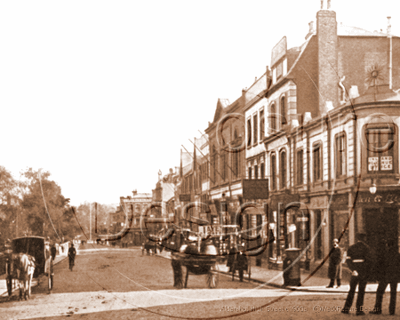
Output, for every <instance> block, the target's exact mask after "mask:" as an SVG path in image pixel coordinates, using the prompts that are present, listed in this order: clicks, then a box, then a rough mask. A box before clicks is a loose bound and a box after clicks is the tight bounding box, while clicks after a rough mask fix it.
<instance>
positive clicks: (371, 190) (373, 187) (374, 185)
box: [369, 180, 376, 194]
mask: <svg viewBox="0 0 400 320" xmlns="http://www.w3.org/2000/svg"><path fill="white" fill-rule="evenodd" d="M369 192H371V194H375V193H376V184H375V181H374V180H372V185H371V186H370V187H369Z"/></svg>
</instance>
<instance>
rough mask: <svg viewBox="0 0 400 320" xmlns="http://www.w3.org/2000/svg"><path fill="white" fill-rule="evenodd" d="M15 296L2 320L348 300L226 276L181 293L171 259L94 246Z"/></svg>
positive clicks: (156, 314) (193, 312)
mask: <svg viewBox="0 0 400 320" xmlns="http://www.w3.org/2000/svg"><path fill="white" fill-rule="evenodd" d="M16 295H17V293H14V297H13V298H14V299H12V300H11V301H7V298H6V297H5V296H3V297H1V298H0V308H1V314H0V318H1V319H28V318H38V319H41V318H43V319H44V317H51V318H57V319H58V318H60V319H62V318H66V317H68V318H72V319H73V318H75V317H79V318H80V319H111V318H115V319H138V318H144V319H173V318H183V319H186V318H203V319H207V318H208V319H209V318H220V317H233V318H237V319H250V318H251V319H265V317H266V316H271V317H272V318H273V319H291V318H298V317H299V316H300V317H301V318H307V319H320V318H323V319H325V318H326V319H342V318H343V315H342V314H340V308H341V307H342V306H343V304H344V299H345V297H346V294H345V293H343V292H332V293H329V292H307V291H291V290H286V289H283V288H276V287H268V286H262V285H261V286H260V284H259V283H257V282H252V281H251V282H249V281H248V280H247V279H245V281H244V282H239V281H237V280H236V281H234V282H232V281H231V277H230V275H225V274H223V273H221V274H220V276H219V283H218V287H217V288H216V289H208V288H207V286H206V280H205V276H194V275H191V276H189V282H188V288H187V289H180V290H178V289H175V288H173V274H172V267H171V264H170V260H168V259H165V258H162V257H160V256H156V255H153V256H147V255H142V252H141V250H140V249H119V248H110V247H106V248H104V247H103V248H101V247H98V246H96V247H95V248H93V247H92V246H91V245H87V246H86V247H84V248H81V250H79V255H78V256H77V259H76V264H75V268H74V270H73V271H72V272H71V271H70V270H69V269H68V261H67V259H64V260H63V261H61V262H60V263H58V264H57V265H56V266H55V286H54V289H53V291H52V293H51V294H47V287H46V282H45V278H44V277H43V278H41V279H40V283H39V285H37V286H35V287H33V288H32V297H31V299H30V300H28V301H16V299H15V297H16ZM386 300H387V299H386ZM386 300H384V308H385V309H384V312H383V313H384V314H386V315H387V314H388V312H387V310H386V309H387V305H386V304H385V302H386V303H387V301H386ZM374 301H375V294H367V295H366V298H365V306H366V307H372V306H373V304H374ZM398 309H399V308H398ZM353 313H354V312H353ZM349 317H351V315H350V316H349ZM367 317H370V316H369V315H368V316H367ZM382 317H383V318H384V316H382Z"/></svg>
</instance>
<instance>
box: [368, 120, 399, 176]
mask: <svg viewBox="0 0 400 320" xmlns="http://www.w3.org/2000/svg"><path fill="white" fill-rule="evenodd" d="M365 136H366V139H367V157H368V158H367V167H368V173H393V172H394V164H393V160H394V151H393V150H394V136H395V128H394V126H393V125H385V126H377V125H376V124H374V125H367V126H366V128H365Z"/></svg>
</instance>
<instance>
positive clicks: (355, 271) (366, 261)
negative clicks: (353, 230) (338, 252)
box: [341, 233, 373, 316]
mask: <svg viewBox="0 0 400 320" xmlns="http://www.w3.org/2000/svg"><path fill="white" fill-rule="evenodd" d="M366 238H367V235H366V234H365V233H358V234H357V240H358V241H357V243H355V244H353V245H352V246H350V247H349V250H348V251H347V265H348V267H349V268H350V270H351V271H352V274H351V279H350V290H349V293H348V294H347V299H346V303H345V305H344V307H343V309H342V311H341V312H342V313H345V314H348V313H349V311H350V307H351V305H352V303H353V299H354V293H355V291H356V287H357V285H358V295H357V302H356V315H358V316H359V315H364V314H365V312H364V311H363V305H364V294H365V287H366V285H367V281H368V276H369V272H370V269H371V267H372V265H373V264H372V262H373V261H372V257H371V249H370V247H369V246H368V245H367V244H366Z"/></svg>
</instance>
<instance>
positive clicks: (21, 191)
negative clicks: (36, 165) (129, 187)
mask: <svg viewBox="0 0 400 320" xmlns="http://www.w3.org/2000/svg"><path fill="white" fill-rule="evenodd" d="M69 202H70V199H69V198H66V197H65V196H64V195H63V194H62V191H61V187H60V186H59V185H58V184H57V183H56V182H55V181H53V180H51V178H50V173H49V172H48V171H43V170H37V171H35V170H33V169H32V168H29V169H27V170H25V171H23V172H21V176H20V179H15V178H14V177H13V176H12V174H11V173H10V172H9V171H8V170H7V169H6V168H4V167H2V166H0V246H1V245H2V244H3V243H4V242H5V241H6V240H7V239H13V238H15V237H20V236H42V237H50V238H51V239H52V240H53V241H57V242H62V241H69V240H72V239H73V238H74V237H75V236H77V235H82V236H83V237H85V236H87V237H89V236H90V234H91V233H92V237H93V235H94V234H95V233H96V232H97V233H98V234H104V233H106V232H107V231H108V228H109V223H110V214H111V213H113V212H114V211H115V207H114V206H112V205H104V204H93V203H92V204H91V203H88V202H85V203H83V204H81V205H79V206H78V207H72V206H71V205H70V203H69ZM96 211H97V226H96V218H95V217H96V215H95V212H96ZM91 212H92V214H90V213H91ZM90 218H92V223H90ZM90 226H91V227H92V230H91V231H92V232H90Z"/></svg>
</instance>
